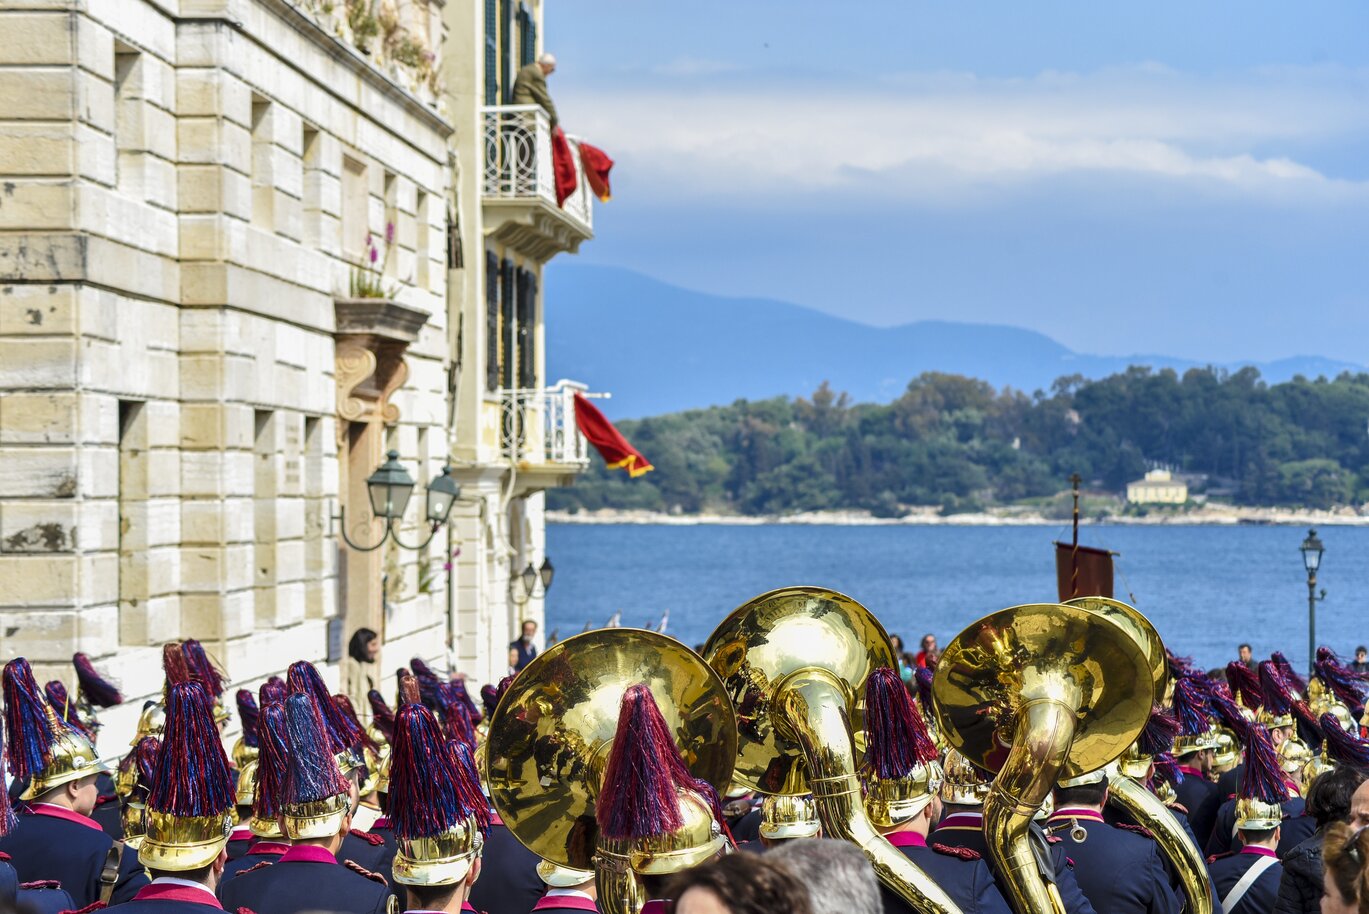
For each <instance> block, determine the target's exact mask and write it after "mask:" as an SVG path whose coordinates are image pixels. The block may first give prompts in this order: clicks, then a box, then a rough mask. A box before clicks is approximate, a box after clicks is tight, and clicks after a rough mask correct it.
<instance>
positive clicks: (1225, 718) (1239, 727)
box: [1207, 684, 1250, 745]
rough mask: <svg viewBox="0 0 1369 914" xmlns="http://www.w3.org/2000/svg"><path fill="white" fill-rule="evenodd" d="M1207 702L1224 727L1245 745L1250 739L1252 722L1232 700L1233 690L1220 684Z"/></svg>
mask: <svg viewBox="0 0 1369 914" xmlns="http://www.w3.org/2000/svg"><path fill="white" fill-rule="evenodd" d="M1207 701H1208V705H1209V706H1210V707H1211V708H1212V713H1214V714H1216V715H1217V719H1218V720H1220V721H1221V722H1222V726H1224V727H1226V728H1227V729H1228V730H1230V731H1231V732H1232V733H1234V734H1236V739H1238V740H1240V741H1241V745H1245V743H1246V741H1247V740H1249V739H1250V721H1249V720H1248V719H1247V718H1246V716H1245V715H1244V714H1242V713H1241V708H1240V706H1239V705H1237V704H1236V702H1235V701H1234V700H1233V699H1232V698H1231V690H1230V689H1228V688H1227V687H1226V686H1225V685H1220V684H1219V685H1218V686H1217V687H1216V688H1214V689H1213V690H1212V691H1211V692H1210V693H1209V694H1208V696H1207Z"/></svg>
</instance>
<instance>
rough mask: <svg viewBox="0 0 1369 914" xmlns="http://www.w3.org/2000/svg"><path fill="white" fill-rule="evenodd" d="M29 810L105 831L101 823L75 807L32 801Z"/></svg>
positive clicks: (40, 814) (32, 812) (38, 814)
mask: <svg viewBox="0 0 1369 914" xmlns="http://www.w3.org/2000/svg"><path fill="white" fill-rule="evenodd" d="M29 812H30V813H31V814H32V815H35V816H50V817H52V818H54V819H66V820H67V821H68V822H75V823H76V824H77V825H84V826H85V827H86V828H93V829H95V830H96V831H104V829H103V828H101V827H100V823H99V822H96V821H95V820H94V819H92V818H91V817H90V816H83V815H81V814H80V813H79V812H77V811H76V810H74V809H67V808H66V807H65V806H58V805H57V804H56V803H30V804H29Z"/></svg>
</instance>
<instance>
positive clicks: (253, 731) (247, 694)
mask: <svg viewBox="0 0 1369 914" xmlns="http://www.w3.org/2000/svg"><path fill="white" fill-rule="evenodd" d="M235 697H236V698H237V700H238V720H240V721H242V741H243V743H244V744H245V745H246V746H248V747H249V748H251V749H256V748H258V743H257V720H258V718H259V717H260V715H261V709H260V708H258V707H257V699H256V697H255V696H253V694H252V690H251V689H238V694H237V695H236V696H235Z"/></svg>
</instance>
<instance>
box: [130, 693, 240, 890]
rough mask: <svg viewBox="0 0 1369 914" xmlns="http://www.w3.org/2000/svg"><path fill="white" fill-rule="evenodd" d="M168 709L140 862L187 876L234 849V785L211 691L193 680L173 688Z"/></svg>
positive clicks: (150, 797)
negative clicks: (227, 849) (230, 841)
mask: <svg viewBox="0 0 1369 914" xmlns="http://www.w3.org/2000/svg"><path fill="white" fill-rule="evenodd" d="M166 709H167V714H166V732H165V734H164V737H165V738H164V739H163V741H162V746H161V749H160V750H159V751H158V753H157V760H156V771H155V774H154V776H153V782H152V790H151V791H150V792H149V793H148V797H147V822H146V824H147V833H146V835H145V836H144V838H143V841H142V844H141V845H140V846H139V847H138V862H139V863H141V864H142V865H143V866H144V867H146V868H147V869H150V870H164V871H170V872H186V871H189V870H197V869H200V868H201V867H204V866H208V865H209V864H211V863H213V862H214V861H215V860H216V859H217V858H218V856H219V854H220V853H222V852H223V849H224V848H225V847H227V846H228V839H229V837H230V836H231V835H232V833H233V805H234V793H233V780H232V775H231V773H230V772H229V770H228V758H227V757H226V756H225V755H224V753H223V745H222V743H220V742H219V735H218V731H217V729H216V728H215V727H214V726H213V703H212V699H211V698H210V696H209V692H208V691H207V690H206V689H205V687H204V686H203V685H201V684H200V683H199V682H198V681H193V680H192V681H187V682H176V683H173V684H172V685H170V686H169V687H168V688H167V691H166Z"/></svg>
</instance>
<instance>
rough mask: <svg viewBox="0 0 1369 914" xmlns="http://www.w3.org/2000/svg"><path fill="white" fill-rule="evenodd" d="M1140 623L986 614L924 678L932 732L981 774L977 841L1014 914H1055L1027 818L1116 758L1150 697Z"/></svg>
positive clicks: (1046, 606) (1064, 608) (1033, 612)
mask: <svg viewBox="0 0 1369 914" xmlns="http://www.w3.org/2000/svg"><path fill="white" fill-rule="evenodd" d="M1157 642H1158V637H1157V636H1155V634H1154V629H1153V628H1151V627H1150V625H1149V623H1147V622H1145V620H1144V619H1143V618H1141V617H1140V616H1139V614H1137V615H1136V617H1135V618H1131V617H1128V616H1126V615H1124V614H1120V613H1117V612H1105V611H1095V610H1092V609H1088V608H1085V607H1082V606H1068V605H1063V604H1053V603H1042V604H1031V605H1026V606H1015V607H1012V608H1010V609H1004V610H1001V611H999V612H996V613H993V614H991V615H989V616H985V617H984V618H983V619H980V620H979V621H978V622H975V623H973V624H972V625H970V626H969V627H968V628H966V629H965V630H964V631H963V632H961V633H960V634H959V635H957V636H956V638H955V640H953V641H952V642H951V644H950V645H949V646H948V647H947V648H946V650H945V652H944V653H943V654H942V655H941V659H940V661H938V663H937V668H936V674H935V677H934V679H933V682H932V692H933V695H934V697H935V706H936V713H937V719H938V722H939V724H940V727H941V733H942V736H943V737H944V738H945V739H946V740H947V741H948V742H949V743H950V745H951V746H952V747H954V748H955V749H956V751H958V752H960V753H961V754H963V755H964V756H965V757H966V758H967V759H969V760H970V761H972V762H973V763H974V764H976V765H978V766H979V767H981V768H983V769H985V770H987V771H996V772H998V774H997V776H996V777H995V778H994V781H993V784H992V785H991V786H990V788H989V794H988V796H987V797H986V798H985V800H984V836H985V839H986V843H987V844H988V849H989V855H990V857H991V858H992V859H993V862H994V863H995V864H996V866H997V869H998V871H999V872H1000V873H1001V874H1002V875H1003V880H1004V883H1005V884H1006V887H1007V889H1008V892H1007V894H1008V897H1009V900H1010V902H1011V903H1012V905H1013V907H1014V909H1016V911H1017V912H1018V914H1046V912H1052V911H1054V912H1063V904H1062V903H1061V900H1060V894H1059V892H1058V891H1057V890H1056V888H1055V886H1054V884H1052V883H1051V882H1050V881H1049V879H1048V877H1047V875H1046V874H1047V872H1048V871H1049V864H1048V863H1046V861H1045V859H1044V856H1038V851H1037V850H1036V849H1034V848H1033V846H1032V839H1031V837H1030V835H1029V829H1030V826H1031V822H1032V818H1033V816H1035V815H1036V813H1037V811H1038V810H1039V809H1040V808H1041V805H1042V803H1043V802H1045V800H1046V798H1047V796H1048V795H1049V794H1050V792H1051V789H1052V788H1053V787H1054V786H1055V784H1056V782H1057V781H1059V780H1062V779H1066V778H1072V777H1077V776H1079V775H1081V774H1086V773H1088V772H1092V771H1097V770H1098V769H1100V768H1102V767H1104V766H1105V765H1108V764H1109V763H1111V762H1112V761H1114V760H1115V759H1117V758H1118V757H1119V756H1121V755H1122V753H1123V752H1124V751H1126V749H1127V747H1128V746H1130V745H1131V744H1132V743H1133V742H1134V741H1135V740H1136V737H1137V736H1138V735H1139V734H1140V732H1141V728H1142V727H1143V726H1144V725H1145V722H1146V720H1147V718H1148V716H1149V714H1150V709H1151V705H1152V703H1153V701H1154V698H1155V691H1154V681H1155V680H1154V671H1153V659H1152V654H1151V650H1152V645H1153V644H1154V643H1157Z"/></svg>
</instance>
